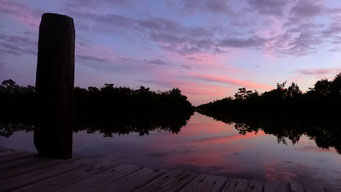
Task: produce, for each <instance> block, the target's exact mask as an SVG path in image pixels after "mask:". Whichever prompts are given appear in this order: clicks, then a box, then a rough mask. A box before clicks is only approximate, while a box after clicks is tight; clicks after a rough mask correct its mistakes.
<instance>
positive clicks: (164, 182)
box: [135, 171, 197, 192]
mask: <svg viewBox="0 0 341 192" xmlns="http://www.w3.org/2000/svg"><path fill="white" fill-rule="evenodd" d="M196 176H197V175H196V174H194V173H189V172H183V171H169V172H168V173H166V174H164V175H162V176H160V177H159V178H157V179H155V180H154V181H152V182H151V183H149V184H147V185H145V186H143V187H141V188H139V189H138V190H136V191H135V192H175V191H179V190H180V189H181V188H182V187H184V186H185V185H186V184H187V183H189V182H190V181H191V180H193V179H194V178H195V177H196Z"/></svg>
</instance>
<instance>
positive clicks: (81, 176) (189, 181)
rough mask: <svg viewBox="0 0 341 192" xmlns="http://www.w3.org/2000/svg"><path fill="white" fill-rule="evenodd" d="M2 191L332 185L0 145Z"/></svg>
mask: <svg viewBox="0 0 341 192" xmlns="http://www.w3.org/2000/svg"><path fill="white" fill-rule="evenodd" d="M0 191H15V192H19V191H25V192H27V191H30V192H34V191H39V192H41V191H44V192H48V191H62V192H64V191H82V192H84V191H104V192H105V191H111V192H113V191H114V192H115V191H117V192H133V191H134V192H153V191H155V192H156V191H158V192H162V191H167V192H192V191H193V192H249V191H251V192H329V191H335V190H334V189H333V188H332V187H330V186H313V185H311V186H304V185H301V184H298V183H281V182H272V181H256V180H246V179H236V178H227V177H223V176H215V175H205V174H195V173H191V172H185V171H180V170H165V169H150V168H145V167H142V166H134V165H125V164H119V163H116V162H114V161H107V160H103V161H99V160H92V159H86V158H84V159H81V158H73V159H69V160H60V159H49V158H44V157H41V156H38V155H37V154H35V153H30V152H18V151H14V150H8V149H2V148H1V147H0Z"/></svg>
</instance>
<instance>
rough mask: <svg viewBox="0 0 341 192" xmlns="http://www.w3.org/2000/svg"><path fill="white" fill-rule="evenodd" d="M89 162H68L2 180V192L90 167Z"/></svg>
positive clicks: (0, 189) (0, 181)
mask: <svg viewBox="0 0 341 192" xmlns="http://www.w3.org/2000/svg"><path fill="white" fill-rule="evenodd" d="M89 163H91V162H89V161H85V160H77V161H68V162H65V163H62V164H58V165H56V166H53V167H48V168H44V169H38V170H37V169H36V170H34V171H31V172H28V173H24V174H21V175H18V176H16V177H11V178H7V179H3V180H0V186H1V188H0V191H10V190H14V189H18V188H20V187H23V186H26V185H30V184H33V183H36V182H40V181H42V180H45V179H48V178H50V177H53V176H57V175H60V174H63V173H66V172H69V171H71V170H74V169H78V168H80V167H83V166H86V165H88V164H89Z"/></svg>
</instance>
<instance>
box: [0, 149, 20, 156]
mask: <svg viewBox="0 0 341 192" xmlns="http://www.w3.org/2000/svg"><path fill="white" fill-rule="evenodd" d="M14 153H18V151H16V150H14V149H4V148H2V147H0V157H1V156H4V155H10V154H14Z"/></svg>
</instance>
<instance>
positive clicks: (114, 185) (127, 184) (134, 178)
mask: <svg viewBox="0 0 341 192" xmlns="http://www.w3.org/2000/svg"><path fill="white" fill-rule="evenodd" d="M164 173H165V171H164V170H159V169H147V168H143V169H141V170H138V171H136V172H134V173H132V174H129V175H127V176H125V177H122V178H120V179H118V180H117V181H114V182H110V183H108V184H106V185H104V186H102V187H99V188H96V189H94V190H92V191H101V192H112V191H120V192H130V191H135V190H136V189H138V188H140V187H142V186H144V185H146V184H147V183H148V182H150V181H152V180H154V179H156V178H157V177H159V176H160V175H162V174H164Z"/></svg>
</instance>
